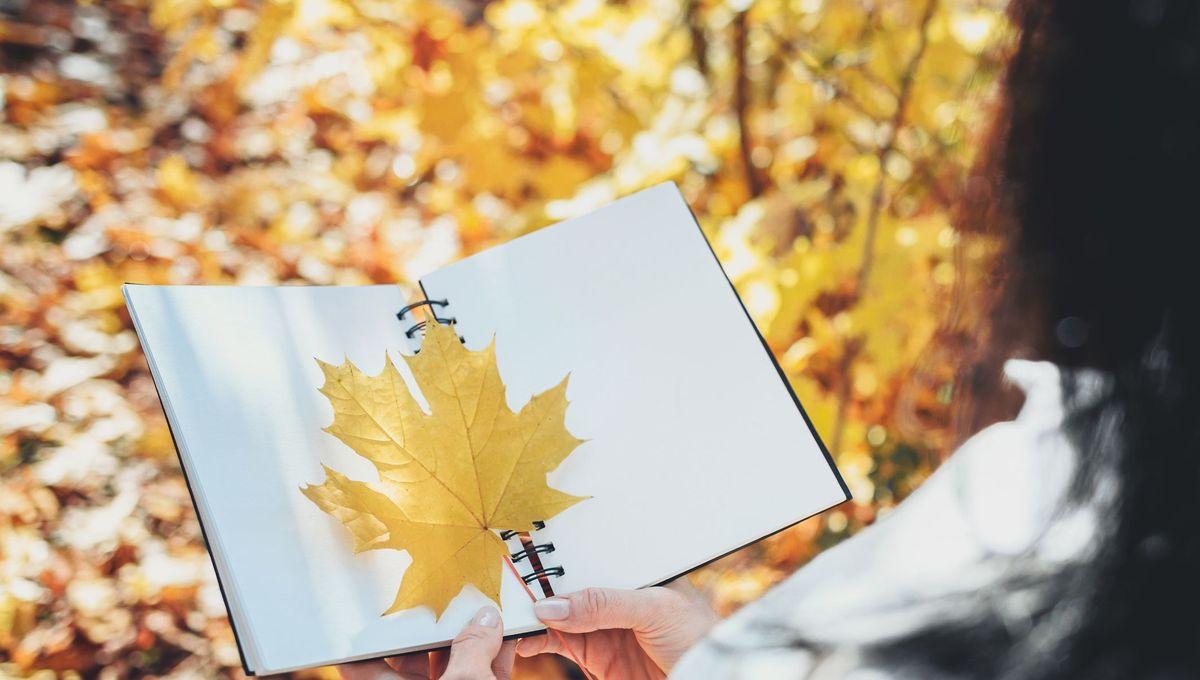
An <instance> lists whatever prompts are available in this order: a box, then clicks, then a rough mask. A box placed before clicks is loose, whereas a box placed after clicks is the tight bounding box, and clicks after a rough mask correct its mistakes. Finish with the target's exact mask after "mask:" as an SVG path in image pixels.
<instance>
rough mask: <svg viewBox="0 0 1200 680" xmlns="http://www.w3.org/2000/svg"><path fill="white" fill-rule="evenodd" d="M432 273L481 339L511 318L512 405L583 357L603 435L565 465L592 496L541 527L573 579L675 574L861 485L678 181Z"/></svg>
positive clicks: (576, 407)
mask: <svg viewBox="0 0 1200 680" xmlns="http://www.w3.org/2000/svg"><path fill="white" fill-rule="evenodd" d="M421 284H422V287H423V288H424V290H425V292H426V293H427V295H428V296H429V297H430V298H432V299H441V298H445V299H447V300H448V301H449V303H450V304H449V306H448V307H447V308H445V310H444V311H439V314H441V315H448V316H452V317H456V318H457V319H458V324H457V327H458V329H459V331H460V333H461V334H462V335H463V336H464V337H465V338H466V339H467V344H468V345H471V346H480V345H484V344H486V343H487V341H488V340H489V339H490V338H491V337H492V336H493V335H494V336H495V338H496V351H497V357H498V362H499V366H500V371H501V375H502V377H503V379H504V380H505V382H506V384H507V387H508V401H509V404H510V405H512V406H514V407H520V406H521V405H523V404H524V403H525V402H526V401H527V400H528V399H529V397H530V395H532V394H535V393H537V392H540V391H542V390H545V389H548V388H550V387H552V386H554V385H555V384H557V383H558V382H559V380H561V379H562V377H563V375H565V374H567V373H568V372H570V375H571V378H570V383H569V387H568V390H567V397H568V399H569V400H570V406H569V407H568V409H567V417H566V422H567V426H568V428H569V429H570V430H571V432H572V433H573V434H575V435H576V436H577V437H580V438H582V439H586V440H588V441H587V442H586V443H584V444H582V445H581V446H580V447H579V448H578V449H576V450H575V452H574V453H572V454H571V455H570V456H569V457H568V458H567V459H566V461H565V462H564V463H563V464H562V465H561V466H560V467H559V468H558V470H556V471H555V472H554V473H552V474H551V477H550V478H551V481H552V483H553V485H554V486H556V487H558V488H560V489H562V490H564V491H567V492H569V493H573V494H577V495H582V496H591V497H592V498H590V499H589V500H586V501H583V502H581V503H579V504H577V505H575V506H573V507H571V508H569V509H568V510H566V511H565V512H563V513H562V514H560V515H558V516H557V517H554V518H553V519H551V520H550V521H549V523H548V525H547V528H546V530H545V531H542V532H538V534H537V536H536V538H537V539H539V540H545V539H548V540H550V541H552V542H553V543H554V545H555V546H556V548H557V550H556V552H555V553H553V554H550V555H547V556H545V562H546V564H547V565H561V566H562V567H563V568H564V569H565V570H566V575H565V576H563V577H560V578H556V579H555V581H554V586H555V589H556V591H563V592H565V591H570V590H575V589H578V588H582V587H587V586H610V587H626V588H628V587H641V586H645V585H650V584H654V583H660V582H662V581H664V580H667V579H669V578H671V577H674V576H676V575H678V574H680V573H682V572H684V571H687V570H689V569H691V568H694V567H696V566H699V565H701V564H703V563H705V562H708V561H710V560H712V559H715V558H717V557H719V556H721V555H723V554H725V553H727V552H729V551H732V550H735V549H737V548H739V547H741V546H743V545H746V544H747V543H751V542H753V541H755V540H757V539H759V538H762V537H763V536H766V535H768V534H771V533H773V532H775V531H778V530H780V529H782V528H785V527H787V526H789V525H791V524H794V523H796V522H798V521H800V520H802V519H804V518H806V517H808V516H810V515H813V514H815V513H817V512H820V511H822V510H824V509H826V508H829V507H831V506H833V505H835V504H837V503H840V502H842V501H844V500H846V499H847V498H848V493H847V491H846V490H845V487H844V486H843V484H842V483H841V481H840V479H839V477H838V475H837V472H836V470H835V468H834V467H833V465H832V463H831V461H830V460H829V459H828V457H827V456H826V455H825V454H824V452H823V451H822V448H821V446H820V444H819V443H818V441H817V439H816V437H815V436H814V434H813V432H812V430H811V429H810V427H809V425H808V423H807V420H806V418H805V417H804V415H803V414H802V412H801V410H800V408H799V406H798V402H796V401H795V399H794V397H793V396H792V393H791V391H790V389H789V388H788V386H787V384H786V383H785V382H784V380H783V378H782V376H781V374H780V372H779V371H778V369H777V368H776V366H775V364H774V362H773V360H772V359H771V356H770V354H769V353H768V352H767V350H766V347H765V345H764V343H763V342H762V340H761V338H760V336H759V335H758V333H757V331H756V330H755V328H754V326H753V324H752V323H751V321H750V319H749V317H748V316H747V314H746V312H745V309H744V308H743V306H742V304H741V302H740V301H739V300H738V298H737V295H736V294H735V293H734V291H733V289H732V287H731V286H730V284H729V281H728V279H727V278H726V277H725V275H724V272H723V271H722V270H721V268H720V266H719V264H718V262H717V260H716V257H715V256H714V255H713V252H712V250H711V249H710V248H709V246H708V243H707V241H706V240H705V239H704V236H703V234H702V233H701V231H700V229H699V227H698V226H697V224H696V223H695V220H694V218H693V217H692V214H691V211H690V210H689V209H688V207H687V205H686V203H685V202H684V200H683V198H682V197H681V196H680V194H679V191H678V189H676V188H675V186H674V184H669V183H668V184H661V185H658V186H656V187H653V188H650V189H647V190H645V191H642V192H639V193H637V194H634V195H632V196H629V197H626V198H624V199H621V200H620V201H617V202H616V203H613V204H612V205H610V206H608V207H605V208H602V209H600V210H598V211H596V212H594V213H591V214H589V215H586V216H583V217H579V218H576V219H572V220H569V221H566V222H563V223H561V224H558V225H556V226H553V227H548V228H546V229H542V230H540V231H537V232H535V233H532V234H530V235H527V236H524V237H522V238H519V239H517V240H515V241H512V242H510V243H507V244H505V245H503V246H500V247H498V248H493V249H491V250H487V251H485V252H482V253H480V254H478V255H474V256H472V257H469V258H467V259H465V260H462V261H459V262H457V263H454V264H451V265H448V266H446V267H443V268H442V269H440V270H438V271H436V272H434V273H433V274H430V275H428V276H426V277H425V278H424V279H422V281H421Z"/></svg>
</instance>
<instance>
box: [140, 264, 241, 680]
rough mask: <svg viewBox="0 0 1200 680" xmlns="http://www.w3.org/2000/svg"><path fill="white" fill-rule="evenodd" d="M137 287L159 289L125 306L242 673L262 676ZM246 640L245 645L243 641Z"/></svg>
mask: <svg viewBox="0 0 1200 680" xmlns="http://www.w3.org/2000/svg"><path fill="white" fill-rule="evenodd" d="M133 287H139V288H141V287H144V288H154V287H157V286H150V285H145V284H130V283H125V284H122V286H121V293H122V295H123V297H124V298H125V306H126V308H127V309H128V310H129V315H130V318H131V320H132V321H133V326H134V332H135V333H136V335H137V336H138V343H139V344H140V345H141V347H142V354H143V355H144V356H145V357H146V364H147V366H148V367H149V369H150V377H151V379H152V381H153V382H154V390H155V392H157V393H158V397H159V399H158V401H159V405H160V407H161V408H162V411H163V416H164V418H165V419H166V421H167V431H168V432H169V433H170V435H171V443H172V445H173V446H174V447H175V455H176V457H177V458H178V459H179V469H180V472H181V474H182V475H183V481H184V485H185V486H186V487H187V490H188V495H189V496H191V499H192V509H193V511H194V512H195V513H196V524H198V525H199V527H200V535H201V537H202V538H203V539H204V542H205V544H206V545H205V547H206V548H207V552H208V556H209V561H210V562H211V563H212V565H213V573H214V574H215V576H216V579H217V590H218V591H219V592H220V593H221V599H222V601H223V602H224V604H225V610H226V611H227V612H228V613H229V614H230V617H229V627H230V629H231V630H232V631H233V640H234V643H235V644H236V646H237V650H238V657H239V659H240V660H241V662H242V670H243V671H245V673H246V675H249V676H254V675H257V674H258V671H257V670H256V668H261V663H260V661H261V659H260V655H259V654H258V650H257V647H256V646H255V643H254V634H253V626H252V625H251V622H250V617H249V616H247V615H246V613H245V612H244V611H243V610H242V608H241V606H240V603H238V601H237V577H236V575H235V574H234V573H233V570H232V569H231V568H229V567H228V565H226V564H225V558H224V555H223V552H222V550H221V539H220V536H219V534H218V533H217V526H216V523H215V522H213V521H212V519H211V513H210V511H209V510H208V509H207V502H206V501H205V500H204V497H203V490H202V489H199V487H198V486H196V485H193V484H192V479H193V478H195V473H194V471H192V472H189V470H190V467H191V464H190V454H188V453H187V443H186V441H185V440H184V438H183V436H182V434H181V433H178V434H177V432H178V431H179V426H178V419H177V418H176V416H175V413H174V410H173V409H172V408H171V400H170V396H169V395H168V394H167V391H166V390H165V389H164V388H163V384H162V377H161V374H160V372H159V368H158V364H157V363H156V362H155V359H154V355H153V351H152V350H151V348H150V345H149V343H148V342H147V341H146V339H145V337H144V335H143V333H144V331H143V327H142V324H141V321H140V319H139V317H138V312H137V305H136V303H135V302H134V300H133V295H132V294H131V293H132V290H133ZM205 517H209V519H208V520H206V519H205ZM223 565H224V566H223ZM226 581H229V582H230V584H231V586H230V587H227V586H226ZM239 631H245V634H244V635H243V633H242V632H239ZM243 637H245V638H246V639H245V641H243ZM251 662H253V663H251Z"/></svg>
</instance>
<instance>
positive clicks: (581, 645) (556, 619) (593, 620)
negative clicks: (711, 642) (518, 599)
mask: <svg viewBox="0 0 1200 680" xmlns="http://www.w3.org/2000/svg"><path fill="white" fill-rule="evenodd" d="M533 610H534V613H536V614H537V616H538V618H540V619H541V620H542V623H544V624H546V625H547V626H549V627H550V628H552V629H554V630H557V631H561V632H560V633H558V634H555V633H554V631H550V632H548V633H547V634H546V635H542V636H538V637H532V638H525V639H523V640H521V642H520V644H518V645H517V653H518V654H520V655H521V656H534V655H536V654H544V653H555V654H559V655H561V656H565V657H567V658H572V657H573V658H574V659H575V660H577V661H578V662H579V663H582V664H583V665H584V667H585V668H587V670H588V671H589V672H591V674H592V675H594V676H596V677H598V678H601V679H603V678H619V679H620V680H642V679H648V678H664V677H666V675H667V673H669V672H670V671H671V668H672V667H674V665H675V662H676V661H678V660H679V657H681V656H683V653H684V652H686V651H687V650H688V649H690V648H691V647H692V645H694V644H696V642H698V641H699V640H700V639H701V638H703V637H704V636H705V635H706V634H707V633H708V631H709V629H711V628H712V627H713V625H714V624H716V622H717V620H718V618H717V615H716V613H715V612H713V610H712V608H711V607H709V606H708V603H707V602H705V601H704V599H703V598H702V597H701V596H700V594H699V593H697V592H696V589H695V588H693V587H692V584H691V583H689V582H688V581H687V579H679V580H677V581H674V582H672V583H670V584H667V585H666V586H663V587H661V588H645V589H643V590H608V589H604V588H589V589H587V590H581V591H579V592H577V593H571V594H569V595H562V596H558V597H551V598H547V599H545V600H540V601H539V602H538V603H537V604H535V605H534V608H533Z"/></svg>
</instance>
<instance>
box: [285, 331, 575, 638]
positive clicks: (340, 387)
mask: <svg viewBox="0 0 1200 680" xmlns="http://www.w3.org/2000/svg"><path fill="white" fill-rule="evenodd" d="M404 360H405V361H406V362H407V363H408V366H409V368H410V369H411V370H412V374H413V376H414V377H415V378H416V381H417V384H418V386H419V387H420V390H421V394H422V395H423V396H424V397H425V400H426V402H427V403H428V405H429V413H426V412H425V411H423V410H422V409H421V406H420V405H419V404H418V403H417V401H416V399H415V398H414V397H413V395H412V394H411V393H410V392H409V390H408V386H407V385H406V384H405V382H404V379H403V378H402V377H401V375H400V372H399V371H397V370H396V366H395V364H393V363H392V360H391V358H390V357H389V358H387V360H386V361H385V362H384V366H383V371H382V372H380V373H379V375H376V376H369V375H366V374H365V373H363V372H362V371H360V370H359V369H358V368H357V367H356V366H354V364H352V363H350V361H349V360H346V361H345V363H343V364H342V365H340V366H333V365H331V364H327V363H324V362H321V361H318V362H317V363H318V364H320V366H321V370H322V371H323V372H324V373H325V384H324V385H323V386H322V387H321V393H322V394H324V395H325V396H326V397H327V398H328V399H329V403H330V404H331V405H332V406H333V413H334V416H333V424H332V425H330V426H329V427H327V428H325V431H326V432H328V433H330V434H332V435H333V436H335V437H337V438H338V439H340V440H341V441H342V442H344V443H345V444H346V445H347V446H349V447H350V448H352V449H354V451H355V452H356V453H358V454H359V455H360V456H363V457H364V458H366V459H367V460H369V461H371V462H372V463H374V464H375V467H376V469H377V470H378V471H379V480H380V481H379V483H378V485H374V486H373V485H370V484H367V483H364V482H359V481H354V480H352V479H349V478H347V477H346V476H344V475H342V474H340V473H338V472H337V471H335V470H331V469H329V468H325V481H324V482H323V483H321V484H317V485H309V486H306V487H304V488H302V489H301V491H302V492H303V493H304V495H305V496H307V497H308V498H309V499H310V500H311V501H312V502H314V503H316V504H317V506H319V507H320V508H321V509H322V510H324V511H325V512H327V513H329V514H330V515H333V516H334V517H336V518H337V519H339V520H341V522H342V523H343V524H344V525H345V526H346V528H347V529H348V530H349V531H350V533H351V534H352V535H353V536H354V550H355V552H361V551H364V550H377V549H393V550H406V551H408V554H409V556H410V557H411V558H412V564H411V565H410V566H409V567H408V570H407V571H405V573H404V578H403V579H402V580H401V583H400V588H399V591H398V592H397V594H396V599H395V601H394V602H393V603H392V606H391V607H389V608H388V609H387V611H385V612H384V614H385V615H386V614H391V613H393V612H396V611H400V610H402V609H410V608H412V607H420V606H426V607H429V608H431V609H432V610H433V612H434V615H435V616H437V617H440V616H441V615H442V612H444V611H445V610H446V607H447V606H448V605H449V604H450V601H451V600H452V599H454V597H455V596H457V595H458V593H459V592H460V591H461V590H462V589H463V587H464V586H466V585H468V584H469V585H473V586H475V587H476V588H478V589H479V591H480V592H482V593H483V594H484V595H486V596H487V597H489V598H491V599H492V601H494V602H496V603H497V604H499V603H500V575H501V569H502V560H503V558H504V556H505V555H506V554H507V549H506V547H505V545H504V542H503V541H501V540H500V537H499V536H498V535H497V531H502V530H511V531H531V530H532V529H533V522H535V521H538V520H545V519H549V518H550V517H553V516H554V515H557V514H558V513H560V512H562V511H563V510H565V509H567V508H568V507H570V506H572V505H574V504H575V503H578V502H579V501H580V500H583V499H582V498H579V497H577V496H571V495H569V494H565V493H563V492H561V491H558V490H557V489H553V488H551V487H550V486H549V484H548V483H547V482H546V474H547V473H548V472H550V471H551V470H553V469H554V468H556V467H558V465H559V463H561V462H562V461H563V459H564V458H566V457H567V455H568V454H570V453H571V451H573V450H574V449H575V447H576V446H578V445H579V444H580V443H581V440H579V439H577V438H575V437H574V436H573V435H572V434H571V433H570V432H568V431H567V428H566V426H565V424H564V423H563V417H564V416H565V414H566V409H567V378H563V380H562V382H560V383H559V384H558V385H556V386H555V387H552V388H551V389H549V390H546V391H545V392H542V393H541V394H538V395H535V396H534V397H533V398H532V399H530V400H529V403H527V404H526V405H525V407H524V408H522V409H521V411H520V412H519V413H514V412H513V411H512V409H510V408H509V407H508V403H507V401H506V399H505V390H504V383H503V382H501V380H500V372H499V370H498V368H497V367H496V349H495V343H494V342H493V343H491V344H489V345H488V347H487V348H486V349H484V350H482V351H471V350H468V349H467V348H466V347H464V346H463V345H462V344H461V343H460V342H459V339H458V335H457V334H456V333H455V332H454V331H453V330H452V329H451V328H450V327H449V326H445V325H439V324H434V325H431V326H430V327H429V329H428V333H427V334H426V337H425V340H424V341H423V343H422V346H421V351H420V352H419V353H418V354H416V355H413V356H411V357H404Z"/></svg>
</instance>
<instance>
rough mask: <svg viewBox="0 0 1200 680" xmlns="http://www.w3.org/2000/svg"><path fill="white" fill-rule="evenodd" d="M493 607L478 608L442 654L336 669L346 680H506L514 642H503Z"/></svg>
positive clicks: (407, 656)
mask: <svg viewBox="0 0 1200 680" xmlns="http://www.w3.org/2000/svg"><path fill="white" fill-rule="evenodd" d="M500 622H501V619H500V612H499V611H497V610H496V608H495V607H484V608H483V609H480V610H479V612H478V613H477V614H475V618H473V619H471V622H470V623H468V624H467V625H466V627H465V628H463V629H462V632H461V633H459V634H458V637H456V638H454V642H453V643H452V644H451V645H450V653H449V654H447V653H446V652H445V651H438V652H430V653H429V654H407V655H405V656H394V657H392V658H390V659H385V660H383V661H363V662H361V663H351V664H345V665H342V666H339V667H338V670H340V671H341V673H342V677H343V678H344V679H345V680H509V679H510V678H511V677H512V665H513V659H514V658H515V656H516V654H515V652H514V647H515V643H513V642H505V641H504V635H503V629H502V628H501V626H500Z"/></svg>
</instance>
